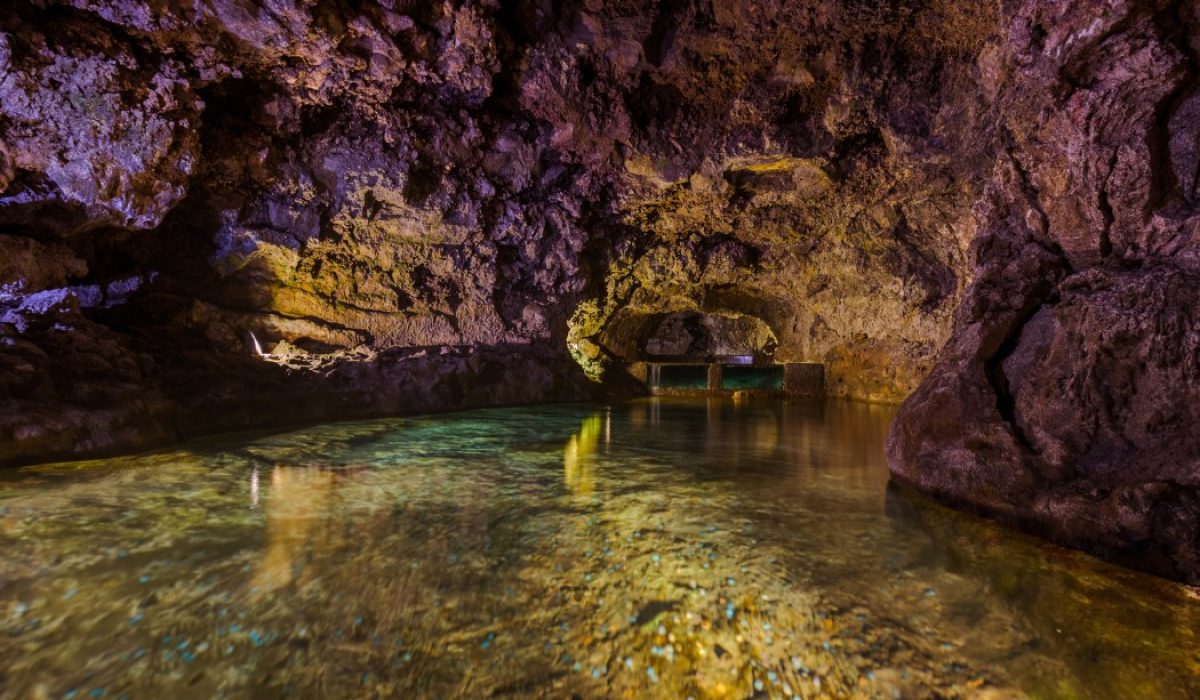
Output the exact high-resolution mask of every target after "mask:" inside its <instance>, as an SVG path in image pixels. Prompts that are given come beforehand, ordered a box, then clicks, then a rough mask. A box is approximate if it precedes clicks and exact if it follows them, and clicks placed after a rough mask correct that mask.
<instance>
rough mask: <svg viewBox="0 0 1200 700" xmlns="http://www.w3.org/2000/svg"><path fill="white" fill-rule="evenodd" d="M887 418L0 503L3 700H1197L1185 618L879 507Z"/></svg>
mask: <svg viewBox="0 0 1200 700" xmlns="http://www.w3.org/2000/svg"><path fill="white" fill-rule="evenodd" d="M892 413H893V411H892V409H890V408H888V407H884V406H874V405H866V404H855V403H849V402H811V401H810V402H797V401H782V400H762V401H748V402H733V401H729V400H716V399H711V400H704V399H697V400H687V399H644V400H638V401H633V402H628V403H618V404H614V405H612V406H604V405H592V404H565V405H553V406H538V407H532V408H517V409H490V410H481V411H473V412H467V413H460V414H450V415H440V416H425V417H410V418H399V419H389V420H376V421H367V422H356V423H341V424H331V425H325V426H319V427H315V428H307V429H303V430H298V431H292V432H287V433H276V434H271V435H259V436H234V437H222V438H216V439H210V440H205V441H198V442H195V443H191V444H188V445H185V446H184V447H182V448H179V449H175V450H171V451H165V452H159V453H155V454H151V455H143V456H136V457H128V458H122V459H112V460H102V461H95V462H87V463H73V464H66V465H53V466H44V467H38V468H29V469H23V470H14V471H9V472H6V473H4V474H0V547H2V548H3V552H4V557H3V559H2V560H0V697H3V698H29V697H35V698H40V697H47V698H60V697H63V698H70V697H77V698H87V697H111V698H121V697H127V698H131V699H132V698H158V697H172V698H192V697H195V698H210V697H230V698H241V697H284V696H287V697H388V696H392V697H472V698H476V697H489V696H498V697H514V698H516V697H570V696H572V695H575V696H579V697H671V698H684V697H694V698H697V699H699V698H726V697H728V698H744V697H751V696H760V697H793V696H794V697H800V698H815V697H883V698H893V697H904V698H925V697H933V696H941V697H982V698H1008V697H1041V698H1075V697H1079V698H1099V697H1114V698H1117V697H1119V698H1135V697H1146V698H1186V697H1200V640H1198V639H1197V635H1198V634H1200V632H1198V630H1200V594H1197V593H1196V592H1195V591H1194V590H1192V589H1188V588H1185V587H1183V586H1179V585H1176V584H1172V583H1169V582H1167V581H1163V580H1160V579H1156V578H1153V577H1150V576H1145V575H1142V574H1138V573H1135V572H1131V571H1126V570H1122V569H1119V568H1116V567H1112V566H1110V565H1107V564H1104V563H1101V562H1099V561H1096V560H1094V559H1092V558H1090V557H1088V556H1086V555H1083V554H1079V553H1076V552H1071V551H1067V550H1062V549H1059V548H1056V547H1053V546H1050V545H1046V544H1043V543H1041V542H1038V541H1036V540H1033V539H1031V538H1028V537H1025V536H1023V535H1020V534H1017V533H1013V532H1010V531H1007V530H1003V529H1001V528H998V527H995V526H993V525H991V524H989V523H986V522H982V521H979V520H977V519H974V518H972V517H969V516H966V515H962V514H959V513H954V512H951V511H947V510H945V509H942V508H940V507H937V506H934V505H930V504H927V503H925V502H923V501H920V500H915V499H910V497H908V496H907V495H905V494H902V493H899V492H897V491H895V490H893V489H889V488H888V478H887V469H886V466H885V464H884V462H883V456H882V452H883V450H882V441H883V437H884V434H885V431H886V427H887V423H888V421H889V420H890V418H891V416H892Z"/></svg>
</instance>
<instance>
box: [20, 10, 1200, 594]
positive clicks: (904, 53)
mask: <svg viewBox="0 0 1200 700" xmlns="http://www.w3.org/2000/svg"><path fill="white" fill-rule="evenodd" d="M12 5H13V7H12V8H11V9H10V10H9V11H8V12H7V13H6V14H5V16H4V17H3V18H0V463H19V462H31V461H37V460H44V459H50V458H59V457H80V456H86V455H94V454H100V453H104V452H112V451H121V450H130V449H135V448H141V447H145V446H148V445H152V444H156V443H162V442H167V441H171V440H175V439H179V438H181V437H186V436H189V435H194V434H198V433H202V432H210V431H216V430H225V429H232V428H246V427H263V426H269V425H280V424H285V423H292V422H297V421H307V420H320V419H328V418H346V417H354V416H366V415H377V414H387V413H399V412H406V411H427V410H442V409H450V408H457V407H464V406H472V405H484V404H503V403H517V402H531V401H544V400H560V399H572V398H584V397H588V396H596V395H599V392H603V391H609V392H612V391H621V390H623V387H624V384H623V382H622V373H623V372H622V363H623V362H624V361H627V360H634V359H641V358H644V357H645V356H647V355H649V354H655V353H659V352H661V353H667V354H669V353H668V351H669V350H671V349H672V348H675V349H678V348H679V347H682V348H685V349H688V348H690V349H691V350H692V351H696V350H697V348H701V347H703V348H706V349H708V350H712V349H717V348H719V349H723V350H728V349H732V348H734V347H741V346H743V345H744V346H746V347H745V349H746V350H747V351H754V352H759V351H769V352H770V353H771V354H772V355H773V356H774V357H775V358H776V359H777V360H781V361H805V362H820V363H822V364H824V365H825V367H826V376H827V383H828V385H829V390H830V393H832V394H833V395H836V396H843V397H849V398H858V399H866V400H876V401H887V402H899V401H902V400H904V399H905V398H906V397H908V396H909V395H910V394H911V395H912V398H911V399H909V401H908V402H907V403H906V405H905V407H904V409H903V410H902V411H901V413H900V416H899V418H898V420H897V423H896V426H895V429H894V431H893V434H892V437H891V440H890V447H889V452H890V458H891V461H892V465H893V471H894V473H895V475H896V477H897V479H898V480H900V481H902V482H904V483H906V484H908V485H910V486H913V487H916V488H917V489H919V490H921V491H923V492H925V493H930V494H933V495H935V496H937V497H939V498H942V499H944V500H948V501H950V502H952V503H955V504H958V505H961V506H965V507H970V508H974V509H976V510H979V511H983V512H986V513H988V514H991V515H993V516H999V517H1003V518H1005V519H1007V520H1009V521H1011V522H1014V523H1018V524H1021V525H1025V526H1029V527H1035V528H1038V529H1039V530H1040V531H1041V532H1043V533H1045V534H1047V535H1050V536H1052V537H1055V538H1057V539H1059V540H1060V541H1063V542H1066V543H1069V544H1072V545H1075V546H1082V547H1088V548H1092V549H1094V550H1097V551H1101V552H1103V553H1105V554H1108V555H1110V556H1115V557H1126V558H1136V559H1137V560H1136V561H1134V562H1133V563H1135V564H1137V565H1139V566H1144V567H1148V568H1151V569H1153V570H1155V571H1159V572H1162V573H1167V574H1169V575H1175V576H1184V577H1192V578H1193V579H1195V578H1196V577H1198V576H1200V563H1198V559H1197V553H1198V552H1200V541H1198V540H1197V538H1200V496H1198V495H1197V494H1198V493H1200V488H1198V486H1200V484H1198V483H1197V481H1198V480H1200V465H1198V464H1197V459H1198V455H1200V444H1198V443H1200V440H1198V439H1197V438H1196V437H1195V436H1194V435H1192V431H1191V427H1192V426H1194V425H1196V420H1195V419H1196V418H1197V416H1196V413H1197V411H1200V409H1197V408H1195V405H1196V401H1195V399H1197V398H1198V397H1200V392H1198V391H1197V373H1198V372H1200V367H1198V364H1200V358H1198V355H1197V340H1196V338H1197V336H1196V328H1195V326H1196V321H1195V320H1194V317H1195V314H1194V312H1193V309H1194V308H1195V302H1196V301H1198V300H1200V299H1198V296H1200V292H1198V286H1197V277H1196V267H1197V263H1196V259H1197V258H1196V255H1197V253H1196V251H1197V247H1196V244H1195V243H1194V242H1193V232H1194V231H1195V230H1196V227H1197V224H1196V221H1197V219H1196V217H1195V216H1194V213H1195V211H1196V204H1197V195H1196V186H1197V179H1198V177H1200V176H1198V175H1197V173H1198V167H1197V166H1198V163H1200V136H1198V134H1200V128H1198V127H1200V101H1198V100H1197V97H1196V95H1197V93H1196V91H1195V87H1196V84H1197V81H1196V68H1197V64H1196V60H1195V57H1196V44H1195V41H1196V39H1194V37H1193V32H1192V31H1191V28H1192V27H1193V26H1194V25H1195V24H1196V19H1197V18H1196V9H1195V7H1194V3H1188V2H1177V3H1168V2H1152V1H1149V0H1147V1H1144V2H1132V1H1128V0H1126V1H1122V0H1112V1H1107V2H1101V1H1100V0H1087V1H1086V2H1076V3H1056V2H1050V1H1049V0H1004V1H1003V2H998V3H961V2H954V1H953V0H923V1H921V2H893V3H887V2H884V3H879V2H867V1H864V0H817V1H815V2H807V3H796V2H786V1H785V0H760V1H757V2H750V1H734V2H717V1H716V0H689V1H684V0H664V1H663V2H615V1H614V2H603V1H601V0H573V1H568V2H551V1H550V0H444V1H440V2H428V1H425V0H375V1H374V2H371V1H367V2H350V1H349V0H273V1H271V2H266V1H264V0H195V1H194V2H189V3H162V2H156V1H151V0H20V1H19V2H16V3H13V4H12ZM689 324H690V325H689ZM701 327H702V328H703V329H706V330H704V332H703V333H699V334H696V333H693V334H692V335H688V333H691V331H688V332H687V333H684V332H683V331H681V330H680V329H683V330H684V331H686V329H687V328H692V329H697V328H701ZM701 336H704V337H703V339H701ZM688 338H691V340H688ZM764 349H765V350H764ZM589 380H595V381H589ZM918 387H920V388H918ZM914 391H915V393H913V392H914ZM1145 552H1151V554H1150V555H1149V556H1148V557H1147V556H1140V557H1135V555H1137V554H1138V553H1145Z"/></svg>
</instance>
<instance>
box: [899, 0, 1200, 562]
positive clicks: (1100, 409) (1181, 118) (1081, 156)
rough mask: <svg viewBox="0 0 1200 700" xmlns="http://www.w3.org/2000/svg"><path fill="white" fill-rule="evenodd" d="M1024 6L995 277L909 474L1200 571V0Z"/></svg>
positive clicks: (1016, 517) (947, 491)
mask: <svg viewBox="0 0 1200 700" xmlns="http://www.w3.org/2000/svg"><path fill="white" fill-rule="evenodd" d="M1091 10H1092V11H1087V12H1085V11H1082V10H1081V9H1079V8H1075V7H1073V6H1067V5H1058V4H1052V3H1035V2H1025V3H1022V4H1018V5H1015V6H1013V7H1012V8H1010V9H1009V16H1007V17H1006V18H1005V26H1006V27H1007V29H1006V32H1005V33H1004V34H1003V35H1002V36H1001V37H1000V40H999V42H998V43H997V45H996V46H995V47H993V48H991V49H989V53H990V54H991V55H992V56H994V57H995V59H994V62H993V65H994V67H995V68H994V70H993V71H991V73H990V75H989V77H988V82H989V84H990V85H992V86H994V87H993V89H994V90H995V91H996V98H995V103H996V105H997V110H998V112H999V113H1000V114H1001V115H1002V116H1001V129H1002V142H1003V146H1004V148H1003V151H1002V152H1001V154H1000V156H999V159H998V163H997V166H996V170H995V173H994V176H993V178H992V180H991V182H990V183H989V185H988V187H987V190H986V192H985V195H984V197H983V198H982V199H981V200H980V202H979V205H978V206H977V210H976V214H977V226H978V230H979V238H978V240H977V241H976V242H975V244H974V246H973V251H974V268H975V272H974V283H973V285H972V286H971V288H970V289H969V290H968V291H967V292H966V294H965V295H964V298H963V303H962V305H961V307H960V308H959V310H958V314H957V319H956V323H955V331H954V333H953V335H952V336H951V338H950V340H949V342H948V343H947V345H946V347H945V348H944V349H943V351H942V353H941V356H940V359H939V362H938V365H937V366H936V367H935V368H934V370H933V372H932V373H931V375H930V377H929V378H928V379H927V380H926V381H925V383H924V384H923V385H922V386H921V388H920V389H918V390H917V392H916V393H915V394H914V395H913V396H912V397H911V398H910V399H909V400H908V401H907V402H906V403H905V405H904V407H903V408H902V410H901V412H900V414H899V416H898V417H897V420H896V422H895V424H894V426H893V429H892V434H891V436H890V438H889V445H888V448H889V456H890V460H891V466H892V471H893V475H894V476H895V477H896V478H898V479H899V480H901V481H903V482H905V483H908V484H910V485H912V486H914V487H916V488H917V489H918V490H920V491H922V492H924V493H927V494H932V495H934V496H936V497H939V498H941V499H943V500H946V501H949V502H951V503H954V504H957V505H960V506H965V507H969V508H973V509H975V510H978V511H981V512H984V513H986V514H989V515H993V516H996V517H1000V518H1002V519H1004V520H1007V521H1009V522H1013V523H1016V524H1019V525H1022V526H1025V527H1028V528H1030V529H1033V530H1034V531H1036V532H1039V533H1041V534H1044V535H1047V536H1049V537H1051V538H1053V539H1055V540H1056V541H1059V542H1062V543H1064V544H1068V545H1071V546H1075V547H1081V548H1084V549H1089V550H1091V551H1095V552H1098V553H1100V554H1103V555H1105V556H1107V557H1110V558H1114V559H1117V560H1121V561H1125V562H1127V563H1130V564H1133V565H1135V566H1139V567H1141V568H1145V569H1148V570H1151V571H1154V572H1157V573H1161V574H1165V575H1168V576H1173V577H1178V578H1184V579H1186V580H1189V581H1192V582H1193V583H1195V582H1200V441H1198V440H1197V437H1196V431H1195V426H1196V425H1197V419H1198V418H1200V414H1198V413H1197V405H1198V400H1200V325H1198V323H1197V316H1196V312H1195V309H1196V303H1197V301H1198V300H1200V298H1198V293H1200V276H1198V273H1200V267H1198V266H1197V252H1198V251H1200V247H1198V246H1197V243H1198V241H1197V238H1196V233H1197V230H1198V226H1200V212H1197V209H1196V199H1195V192H1194V186H1195V182H1194V180H1195V172H1196V168H1197V164H1198V162H1200V160H1198V159H1197V151H1196V148H1195V143H1196V141H1195V139H1196V133H1197V122H1196V121H1195V116H1196V115H1195V106H1194V102H1195V100H1196V95H1197V93H1196V87H1197V84H1196V70H1197V68H1200V65H1198V64H1197V63H1196V59H1195V57H1196V51H1197V49H1198V48H1200V35H1198V34H1196V32H1195V30H1194V28H1195V27H1196V26H1197V19H1198V18H1197V15H1196V8H1195V6H1194V5H1193V4H1191V3H1134V2H1118V3H1107V4H1105V5H1103V6H1100V5H1097V6H1095V7H1093V8H1091Z"/></svg>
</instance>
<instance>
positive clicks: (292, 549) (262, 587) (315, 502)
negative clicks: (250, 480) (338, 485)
mask: <svg viewBox="0 0 1200 700" xmlns="http://www.w3.org/2000/svg"><path fill="white" fill-rule="evenodd" d="M256 476H257V475H256ZM333 480H334V473H333V472H332V471H331V470H327V469H308V468H303V467H281V466H279V465H275V469H274V470H273V471H272V472H271V492H270V498H268V499H267V500H266V516H267V517H266V520H267V524H266V528H267V550H266V552H264V553H263V558H262V561H261V562H259V565H258V571H257V572H256V573H255V576H254V581H253V583H252V584H251V585H253V586H256V587H257V588H258V591H259V593H264V592H269V591H273V590H276V589H278V588H281V587H283V586H286V585H287V584H288V583H291V581H292V580H293V579H294V578H296V577H297V576H298V574H299V572H300V571H301V569H302V566H301V565H302V562H303V559H302V557H303V556H304V554H305V550H306V549H308V548H309V547H311V546H313V545H314V544H319V543H314V542H313V539H314V537H317V538H320V539H324V537H323V536H322V535H321V534H320V531H319V530H317V531H315V532H314V530H316V525H317V523H318V522H319V518H320V517H321V516H322V515H323V514H325V513H327V512H328V503H329V499H330V496H331V495H332V493H333V489H334V484H333Z"/></svg>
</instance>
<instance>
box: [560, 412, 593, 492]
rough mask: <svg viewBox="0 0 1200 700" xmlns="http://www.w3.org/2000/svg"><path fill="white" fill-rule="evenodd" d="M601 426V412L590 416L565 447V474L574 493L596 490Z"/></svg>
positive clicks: (568, 485) (568, 486)
mask: <svg viewBox="0 0 1200 700" xmlns="http://www.w3.org/2000/svg"><path fill="white" fill-rule="evenodd" d="M601 426H602V421H601V420H600V415H599V414H595V415H592V416H588V417H587V418H585V419H584V420H583V425H581V426H580V427H579V432H577V433H575V434H574V435H572V436H571V439H570V440H567V445H566V447H564V448H563V476H564V478H565V479H566V481H567V488H568V489H570V490H571V492H572V493H578V494H584V495H587V494H590V493H592V492H593V491H595V490H596V473H595V465H594V461H595V455H596V444H597V443H598V442H599V441H600V431H601Z"/></svg>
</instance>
